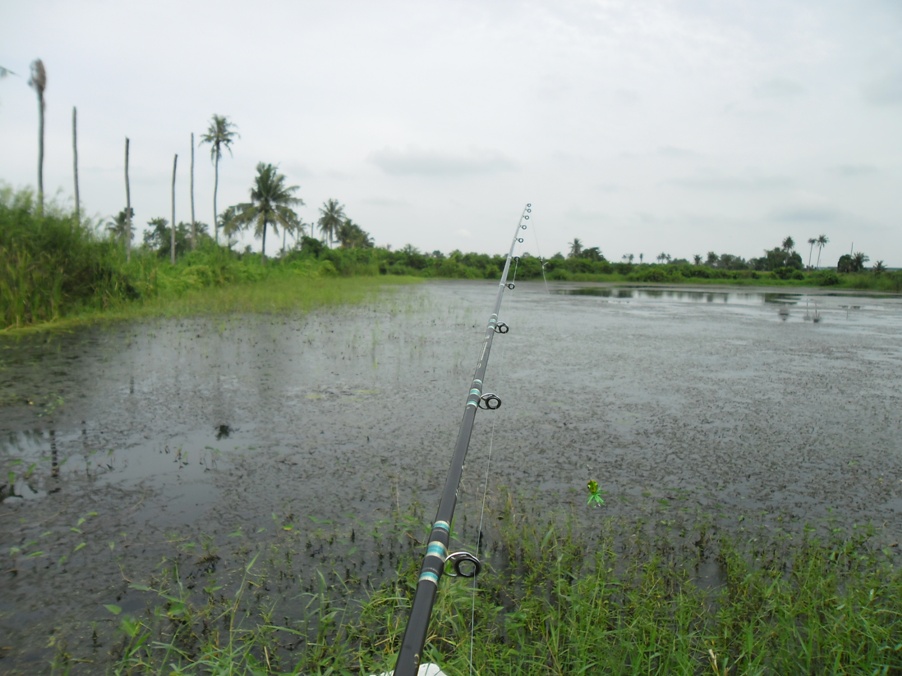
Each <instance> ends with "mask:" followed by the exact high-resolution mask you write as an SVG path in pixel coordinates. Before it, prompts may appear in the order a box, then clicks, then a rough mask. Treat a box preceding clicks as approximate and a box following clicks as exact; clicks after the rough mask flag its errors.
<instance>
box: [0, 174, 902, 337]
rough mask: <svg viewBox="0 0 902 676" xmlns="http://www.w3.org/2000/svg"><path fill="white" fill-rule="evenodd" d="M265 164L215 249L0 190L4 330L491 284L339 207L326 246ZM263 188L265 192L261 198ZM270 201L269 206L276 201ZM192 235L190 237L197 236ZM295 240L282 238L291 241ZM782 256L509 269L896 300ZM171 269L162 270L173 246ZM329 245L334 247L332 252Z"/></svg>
mask: <svg viewBox="0 0 902 676" xmlns="http://www.w3.org/2000/svg"><path fill="white" fill-rule="evenodd" d="M283 179H284V177H283V176H281V175H280V174H278V173H277V172H276V171H275V169H274V167H273V165H268V164H262V163H261V164H260V165H258V176H257V181H256V183H255V187H254V188H253V189H252V200H251V201H250V202H248V203H246V204H241V205H237V206H235V207H229V208H227V209H226V210H225V211H224V212H223V214H222V215H221V217H220V218H221V226H222V229H223V231H224V233H225V234H226V240H227V241H226V242H225V245H217V244H216V242H215V241H214V239H213V238H212V237H210V235H209V234H207V230H208V228H207V226H206V225H205V224H203V223H200V222H197V223H195V224H194V226H193V227H192V225H191V224H189V223H178V224H177V225H176V228H175V236H174V237H173V236H172V235H173V233H172V228H171V226H170V225H169V223H168V222H167V220H166V219H164V218H161V217H157V218H152V219H150V221H149V222H148V224H147V225H148V228H147V229H146V230H145V233H144V238H143V242H142V243H141V245H140V246H138V247H135V248H134V249H132V250H131V255H130V256H128V255H127V248H126V245H125V241H124V240H125V238H126V237H128V234H127V233H131V232H133V231H132V230H131V229H130V228H129V227H128V225H127V224H128V221H129V220H130V219H129V218H127V214H126V212H125V211H124V210H123V211H122V212H120V213H119V215H118V216H117V217H116V218H114V219H112V220H111V221H109V222H108V223H106V224H105V225H100V224H96V223H90V222H89V221H87V220H86V219H84V218H81V219H79V218H78V215H77V214H76V213H74V212H72V211H67V210H66V209H63V208H61V207H59V206H58V205H54V204H52V203H50V204H45V205H44V206H43V212H42V209H41V205H40V202H39V201H36V200H35V197H34V195H33V194H32V193H31V192H29V191H19V192H15V191H13V190H12V189H10V188H2V189H0V322H2V325H0V329H9V328H21V327H26V326H30V325H35V324H43V323H48V322H50V323H52V322H56V321H59V320H61V319H64V318H70V317H73V316H78V315H85V314H88V315H94V314H101V315H102V314H104V313H109V312H110V311H111V310H114V309H118V310H121V309H122V308H123V307H125V306H130V305H131V306H135V305H137V306H140V305H144V304H147V303H149V302H157V303H159V302H166V301H171V300H172V299H175V298H178V297H180V296H181V295H183V294H185V293H188V292H196V291H199V290H202V289H209V288H222V287H226V286H229V285H234V284H242V283H250V282H264V281H271V280H272V279H273V278H275V277H279V276H281V277H282V278H284V277H285V276H286V275H289V276H293V277H294V278H300V277H303V278H306V279H310V278H337V277H378V276H413V277H424V278H448V279H497V278H498V277H499V275H500V274H501V270H502V268H503V265H504V258H505V257H504V256H502V255H488V254H481V253H463V252H461V251H452V252H451V253H448V254H445V253H442V252H440V251H433V252H431V253H426V252H422V251H419V250H418V249H417V248H415V247H413V246H410V245H408V246H405V247H404V248H402V249H398V250H392V249H390V248H388V247H376V246H373V243H372V240H371V238H370V236H369V234H368V233H367V232H365V231H364V230H363V229H362V228H361V227H360V226H359V225H357V224H356V223H354V222H353V221H351V220H350V219H349V218H347V216H346V215H345V213H344V207H343V206H342V205H341V204H340V203H339V202H338V201H337V200H331V199H330V200H328V201H327V202H326V203H325V204H324V205H323V207H322V208H321V209H320V213H321V215H322V216H321V218H320V220H319V223H318V225H319V229H320V232H321V234H322V235H323V237H324V240H325V241H322V240H319V239H316V238H314V237H312V236H311V235H308V234H306V232H307V227H309V231H310V232H311V233H312V228H313V226H312V225H309V226H308V224H304V223H302V222H301V221H300V219H297V218H295V217H294V216H292V215H291V214H290V213H288V211H290V208H289V207H290V206H291V204H292V199H294V198H293V197H292V196H291V188H290V187H287V186H284V181H283ZM269 186H271V187H272V190H271V191H269V192H268V193H267V190H269ZM273 199H275V201H273ZM245 224H246V225H248V226H252V227H254V229H255V232H256V233H257V234H258V235H259V236H261V238H262V237H263V236H264V235H265V233H266V230H267V227H269V228H271V230H272V232H273V234H274V235H278V234H280V231H279V230H278V226H279V225H281V226H282V230H281V248H280V249H279V251H278V254H277V255H276V256H275V257H273V258H272V259H271V260H270V261H269V262H268V263H266V264H265V265H264V262H265V259H264V257H263V256H262V255H261V254H260V253H255V252H252V251H251V250H250V247H247V249H245V250H244V251H243V252H238V251H233V250H232V249H231V246H232V245H233V243H234V240H233V239H231V237H234V233H235V232H236V228H237V227H241V226H242V225H245ZM194 233H196V235H195V234H194ZM289 234H290V235H291V239H290V240H289V239H288V235H289ZM787 240H788V242H784V244H783V246H781V247H776V248H774V249H772V250H769V251H765V255H764V256H762V257H761V258H757V259H753V260H751V261H745V260H743V259H741V258H739V257H738V256H732V255H730V254H720V255H717V254H715V253H714V252H709V253H708V255H707V257H706V258H705V259H704V260H702V258H701V256H695V258H694V260H693V261H692V262H690V261H687V260H681V259H676V260H674V259H672V258H671V257H670V256H669V255H668V254H665V253H662V254H660V255H658V257H657V261H656V262H654V263H652V262H645V261H644V256H642V255H641V254H640V256H639V262H638V263H637V262H636V260H635V256H632V255H629V254H628V255H626V256H623V257H622V259H621V260H620V261H616V262H612V261H609V260H608V259H607V258H605V256H604V255H603V254H602V253H601V251H600V250H599V248H598V247H589V248H586V247H583V246H582V245H581V243H580V242H579V240H574V242H572V243H571V250H570V252H569V255H567V256H564V255H563V254H560V253H558V254H555V255H554V256H552V257H551V258H549V259H539V258H537V257H535V256H532V255H530V254H528V253H524V254H523V255H522V256H521V257H520V258H519V259H518V261H517V264H516V270H515V274H516V278H517V279H521V280H523V279H541V278H542V277H543V274H544V276H545V278H546V279H548V280H562V281H606V282H624V283H667V284H674V283H683V282H691V283H728V284H762V285H765V284H780V285H798V286H835V287H842V288H855V289H869V290H876V291H888V292H894V293H899V292H902V271H893V272H890V271H887V270H886V269H885V268H884V267H883V264H882V262H880V261H878V262H877V264H875V265H874V266H873V268H871V269H870V270H868V269H865V267H864V264H865V262H867V261H868V257H867V256H865V255H864V254H855V255H853V256H843V257H842V258H841V259H840V260H839V265H838V266H837V268H835V269H831V270H816V269H805V268H804V266H803V265H802V261H801V257H800V256H799V254H798V253H796V252H795V251H794V250H793V248H792V241H791V239H790V238H787ZM173 242H174V244H175V249H176V261H177V262H176V264H175V265H172V264H171V263H170V262H169V260H170V256H171V248H172V244H173ZM328 244H334V245H335V246H334V248H331V247H330V246H328Z"/></svg>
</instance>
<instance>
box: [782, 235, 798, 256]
mask: <svg viewBox="0 0 902 676" xmlns="http://www.w3.org/2000/svg"><path fill="white" fill-rule="evenodd" d="M795 245H796V243H795V240H794V239H793V238H792V237H787V238H786V239H784V240H783V251H785V252H786V253H789V252H790V251H792V250H793V248H795Z"/></svg>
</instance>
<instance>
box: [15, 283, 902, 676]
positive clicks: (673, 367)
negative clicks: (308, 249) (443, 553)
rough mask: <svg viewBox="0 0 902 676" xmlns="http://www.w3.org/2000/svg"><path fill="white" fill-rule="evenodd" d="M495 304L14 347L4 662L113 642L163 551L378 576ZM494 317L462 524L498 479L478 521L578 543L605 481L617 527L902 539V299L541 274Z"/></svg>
mask: <svg viewBox="0 0 902 676" xmlns="http://www.w3.org/2000/svg"><path fill="white" fill-rule="evenodd" d="M496 289H497V286H496V285H495V284H492V283H475V282H474V283H434V284H428V285H424V286H421V287H417V288H406V289H398V290H395V291H393V292H392V294H391V295H390V296H386V297H385V299H384V300H382V301H379V302H377V303H374V304H373V305H370V306H366V307H359V308H352V309H341V310H339V311H329V312H321V313H315V314H312V315H309V316H307V317H297V318H291V317H287V318H286V317H273V316H266V315H260V316H241V317H231V318H227V319H193V320H167V321H156V322H151V323H142V324H133V325H119V326H112V327H95V328H90V329H85V330H80V331H77V332H75V333H72V334H67V335H59V336H51V337H46V336H45V337H41V338H28V339H23V340H18V341H12V340H5V341H3V342H2V343H0V405H2V406H0V470H2V477H0V482H2V483H4V484H6V487H5V488H4V489H3V491H4V492H3V498H4V499H3V501H2V504H0V567H2V575H3V580H2V588H0V590H2V593H0V636H2V637H3V638H2V639H0V670H3V671H22V672H23V673H24V672H27V671H29V670H31V669H32V668H34V667H35V665H40V664H46V660H47V659H48V658H49V656H52V654H54V652H55V651H58V650H59V646H60V644H61V643H62V644H65V645H66V646H67V649H68V651H69V652H72V653H80V654H85V655H87V657H86V659H90V658H91V657H90V655H91V654H95V656H96V654H100V653H103V652H104V651H106V650H108V649H109V648H110V647H111V645H112V644H113V643H114V639H113V638H112V636H113V635H114V631H115V626H116V625H117V624H118V619H116V618H114V617H112V616H111V614H110V612H109V611H108V610H107V609H105V608H104V605H105V604H116V605H118V606H120V607H121V608H123V609H124V612H135V613H137V612H138V611H140V610H141V608H143V607H144V605H145V604H146V603H147V598H146V595H145V594H141V593H138V592H135V591H134V590H133V589H131V588H130V585H131V584H134V583H138V584H145V583H147V582H148V580H150V579H152V577H153V575H154V573H155V572H156V571H158V570H159V569H160V565H161V561H163V560H164V559H169V560H172V559H173V558H175V559H178V560H180V561H182V562H183V563H184V565H185V566H186V567H190V566H195V567H197V568H200V567H207V568H209V567H215V566H219V568H220V571H221V572H222V574H223V575H228V574H229V572H228V571H231V570H240V569H241V567H242V566H243V565H244V563H245V562H246V561H247V560H248V559H249V558H250V557H251V556H252V555H253V553H254V552H258V551H262V550H266V549H267V548H272V547H276V548H277V547H279V546H282V547H288V548H292V547H295V546H297V549H298V550H303V549H304V544H305V540H306V549H305V550H304V551H297V553H296V559H294V560H293V562H292V564H291V565H293V566H295V567H296V568H297V569H298V570H299V571H302V572H303V573H304V574H307V575H309V574H312V573H313V572H315V571H316V570H317V569H323V568H340V569H343V570H345V571H346V572H347V571H350V569H351V568H352V567H353V569H354V570H355V571H359V572H361V573H362V572H366V573H367V574H370V573H373V574H374V575H375V574H377V573H382V574H387V573H385V571H386V568H383V567H381V562H382V555H381V554H380V556H379V561H380V567H379V568H377V567H376V565H375V564H374V563H373V560H374V555H373V552H368V551H367V548H366V546H365V545H363V544H361V543H360V542H359V541H357V542H355V544H354V545H353V547H351V546H349V542H353V541H354V534H353V532H364V531H366V530H367V529H368V528H372V527H375V526H374V524H378V523H381V522H383V521H384V520H387V519H389V518H390V517H391V515H392V514H393V513H394V512H395V511H396V510H397V509H398V508H400V509H401V510H402V511H403V510H406V509H407V508H408V507H409V506H410V505H415V504H420V505H422V506H423V507H422V510H423V512H425V513H427V514H426V517H427V518H428V517H429V516H431V512H432V511H433V510H434V508H435V506H436V505H437V500H438V496H439V493H440V490H441V486H442V484H443V482H444V478H445V473H446V472H447V467H448V462H449V460H450V456H451V450H452V448H453V445H454V442H455V439H456V436H457V427H458V424H459V421H460V416H461V414H462V412H463V403H464V401H465V397H466V392H467V390H468V389H469V380H470V378H471V377H472V371H473V367H474V365H475V362H476V359H477V356H478V354H479V351H480V349H481V342H482V336H483V333H484V327H485V322H486V321H487V319H488V314H489V313H490V311H491V307H492V303H493V300H494V296H495V292H496ZM502 320H503V321H505V322H506V323H508V324H509V325H510V326H511V332H510V333H508V334H506V335H504V336H499V337H498V338H497V339H496V341H495V344H494V347H493V351H492V356H491V362H490V366H489V372H488V374H487V383H486V389H487V390H489V391H495V392H496V393H497V394H498V395H499V396H500V397H501V398H502V401H503V405H502V407H501V409H500V410H498V411H496V412H482V413H480V414H479V416H478V421H477V428H476V431H475V433H474V436H473V440H472V445H471V454H470V457H469V460H468V466H467V468H466V471H465V473H464V478H463V482H462V487H461V498H460V503H459V507H458V517H459V518H460V519H466V520H467V521H468V522H469V523H472V522H474V521H475V520H476V519H478V516H479V515H478V511H479V504H480V502H481V486H482V481H483V477H484V474H485V472H486V468H487V467H488V469H489V472H488V475H489V480H488V484H489V502H490V503H491V501H492V499H493V498H494V497H497V496H498V495H499V492H500V490H501V487H507V488H509V489H510V490H511V491H512V492H513V493H514V494H515V495H517V496H518V501H519V504H521V505H526V506H527V507H528V509H530V510H534V511H535V512H536V513H539V514H545V513H549V512H561V513H567V512H569V513H572V514H575V515H576V516H577V518H578V519H581V520H583V522H584V523H585V524H586V526H587V527H590V528H591V527H592V521H591V520H592V519H594V518H597V515H598V514H599V513H601V512H600V511H592V510H589V509H588V508H587V507H586V506H585V484H586V481H587V480H588V479H596V480H597V481H598V482H599V483H600V485H601V486H602V488H603V489H604V490H605V499H606V505H605V508H604V512H603V513H604V514H606V515H614V516H623V517H625V518H628V519H629V518H635V519H641V518H655V519H662V518H664V517H667V518H670V517H669V516H668V514H669V513H670V512H668V510H672V511H673V512H676V511H679V513H680V514H682V515H685V514H690V513H691V514H695V515H704V518H706V519H710V520H711V521H712V523H714V524H715V525H716V527H718V528H721V529H730V528H738V527H744V526H740V525H739V524H750V523H753V524H755V525H756V526H757V527H760V528H765V529H767V528H774V529H788V530H792V529H793V528H797V529H801V528H802V526H803V525H804V524H806V523H809V524H813V525H816V526H819V527H837V526H839V527H850V526H851V525H853V524H864V523H870V524H873V525H874V526H875V527H876V528H877V531H878V532H877V537H878V539H879V540H880V541H881V542H884V543H886V544H894V543H897V542H898V541H899V539H900V537H902V413H900V411H902V387H900V385H899V383H900V382H902V340H900V336H902V299H899V298H898V297H895V298H894V297H862V296H854V295H828V294H823V293H808V294H805V293H800V294H786V293H781V292H773V293H759V292H746V291H739V290H730V289H722V290H708V289H706V290H691V289H682V288H681V289H673V290H667V289H653V290H651V289H632V288H608V287H601V286H595V287H586V286H575V285H553V286H551V287H550V288H546V287H545V286H544V285H542V284H531V283H530V284H518V285H517V288H516V290H515V291H514V292H513V293H511V294H509V295H508V296H507V297H506V298H505V304H504V307H503V311H502ZM490 451H491V461H490V463H489V460H488V458H489V452H490ZM674 505H676V506H678V507H679V510H677V509H676V508H675V507H673V506H674ZM679 518H686V517H685V516H682V517H679ZM311 530H315V531H316V532H317V533H318V534H320V536H322V534H323V533H326V534H328V533H330V532H333V533H334V532H339V533H344V534H345V536H344V539H343V540H342V539H341V538H339V539H338V541H336V542H331V540H333V539H334V538H333V537H331V536H330V537H329V540H330V541H329V543H328V544H327V545H322V546H320V545H317V546H316V547H312V548H311V546H310V545H309V543H310V536H305V535H304V534H303V533H304V532H307V531H311ZM348 532H352V535H351V536H350V540H349V539H348V537H347V534H348ZM286 533H289V534H293V533H298V536H297V537H298V538H299V539H297V540H286V539H284V538H286V537H288V536H287V535H286ZM329 546H331V547H332V548H331V549H329ZM322 547H326V549H327V550H328V551H323V550H322ZM414 549H416V548H415V547H414ZM408 551H409V550H408ZM416 551H419V550H416ZM213 552H215V555H213ZM317 554H318V558H317ZM392 555H393V556H394V555H397V556H402V555H404V553H403V552H400V551H398V552H394V553H393V554H392ZM180 556H181V557H182V558H181V559H179V557H180ZM183 572H185V571H183ZM189 574H191V573H189ZM350 574H351V573H350V572H348V575H350ZM355 574H356V573H355ZM303 577H304V576H303V575H302V574H301V573H299V575H298V580H297V581H296V584H298V585H302V584H303V583H302V581H301V580H302V578H303ZM286 593H287V592H286ZM51 644H53V645H52V647H50V648H48V645H51ZM92 650H93V653H92ZM85 668H88V669H89V670H90V664H89V666H88V667H85Z"/></svg>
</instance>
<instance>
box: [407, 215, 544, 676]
mask: <svg viewBox="0 0 902 676" xmlns="http://www.w3.org/2000/svg"><path fill="white" fill-rule="evenodd" d="M531 212H532V204H527V205H526V207H524V209H523V213H522V214H521V215H520V220H519V221H518V222H517V229H516V230H515V231H514V238H513V240H512V241H511V248H510V251H509V252H508V254H507V259H506V260H505V261H504V270H503V271H502V273H501V282H500V283H499V284H498V296H497V298H496V299H495V311H494V312H493V313H492V316H491V317H489V322H488V325H487V326H486V329H485V341H484V342H483V345H482V353H481V354H480V355H479V360H478V361H477V362H476V372H475V373H474V374H473V382H472V383H471V385H470V392H469V394H468V395H467V403H466V406H465V407H464V415H463V420H461V423H460V432H459V433H458V435H457V445H456V446H455V448H454V455H453V457H452V459H451V467H450V469H449V470H448V478H447V480H446V481H445V488H444V490H443V491H442V497H441V500H440V501H439V505H438V511H437V512H436V514H435V521H434V522H433V524H432V532H431V533H430V535H429V544H428V545H427V547H426V556H425V557H424V559H423V566H422V568H420V577H419V580H418V581H417V588H416V592H415V593H414V597H413V605H412V606H411V609H410V616H409V617H408V620H407V628H406V629H405V630H404V638H403V639H402V641H401V651H400V652H399V653H398V661H397V662H396V663H395V671H394V673H395V676H415V675H416V673H417V671H418V669H419V666H420V661H421V659H422V656H423V646H424V645H425V643H426V634H427V631H428V629H429V618H430V616H431V615H432V606H433V605H434V604H435V596H436V593H437V592H438V583H439V580H440V579H441V577H442V574H443V573H445V572H446V571H445V568H446V566H448V565H449V564H450V565H451V567H452V570H449V571H447V575H448V576H449V577H467V578H472V577H475V576H476V575H478V574H479V571H480V570H481V568H482V564H481V563H480V562H479V559H477V558H476V557H475V556H474V555H473V554H471V553H469V552H453V553H451V554H449V553H448V544H449V543H450V540H451V521H452V519H453V518H454V508H455V506H456V505H457V490H458V487H459V486H460V477H461V474H462V472H463V465H464V461H465V460H466V458H467V451H468V450H469V448H470V435H471V434H472V432H473V423H474V422H475V420H476V410H477V409H480V408H481V409H483V410H489V411H494V410H495V409H497V408H498V407H499V406H501V399H499V398H498V396H497V395H495V394H490V393H485V394H483V391H482V386H483V379H484V378H485V370H486V366H488V363H489V353H490V352H491V350H492V338H494V336H495V334H496V333H507V332H508V330H509V327H508V326H507V324H505V323H504V322H499V321H498V313H499V312H500V311H501V300H502V298H503V297H504V291H505V289H513V288H514V284H513V282H508V281H507V274H508V271H509V270H510V265H511V261H512V260H514V248H515V247H516V246H517V244H518V243H522V242H523V238H522V237H520V230H526V221H528V220H529V214H530V213H531Z"/></svg>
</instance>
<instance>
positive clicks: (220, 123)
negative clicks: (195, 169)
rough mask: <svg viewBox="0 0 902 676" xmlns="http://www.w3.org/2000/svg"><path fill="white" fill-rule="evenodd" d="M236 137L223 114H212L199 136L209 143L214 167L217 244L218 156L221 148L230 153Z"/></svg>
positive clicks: (214, 222) (238, 136)
mask: <svg viewBox="0 0 902 676" xmlns="http://www.w3.org/2000/svg"><path fill="white" fill-rule="evenodd" d="M236 138H241V136H240V135H239V134H238V132H236V131H235V125H234V124H232V123H231V122H229V118H227V117H226V116H225V115H213V119H211V120H210V126H209V128H208V129H207V133H206V134H204V135H203V136H201V137H200V142H201V143H209V144H210V160H211V161H212V162H213V166H215V167H216V178H215V179H214V182H213V230H214V232H213V236H214V239H215V240H216V243H217V244H219V218H218V214H217V212H216V195H217V193H218V192H219V158H220V157H222V149H223V148H225V149H226V150H228V151H229V155H231V154H232V143H233V142H234V141H235V139H236Z"/></svg>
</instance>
